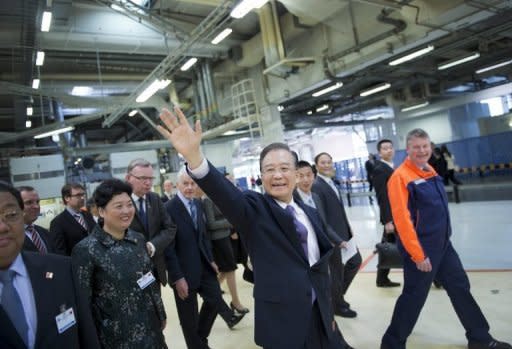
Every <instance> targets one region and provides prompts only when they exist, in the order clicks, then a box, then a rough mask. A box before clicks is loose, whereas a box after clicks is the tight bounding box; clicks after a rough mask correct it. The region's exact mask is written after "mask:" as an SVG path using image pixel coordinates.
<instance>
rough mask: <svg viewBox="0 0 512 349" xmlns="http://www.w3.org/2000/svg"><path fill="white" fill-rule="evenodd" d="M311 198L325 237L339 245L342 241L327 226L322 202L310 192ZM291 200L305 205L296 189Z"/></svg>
mask: <svg viewBox="0 0 512 349" xmlns="http://www.w3.org/2000/svg"><path fill="white" fill-rule="evenodd" d="M311 197H312V198H313V202H314V203H315V206H316V211H317V212H318V215H319V216H320V220H321V221H322V228H323V229H324V231H325V234H326V235H327V237H328V238H329V240H330V241H331V242H332V243H333V244H335V245H339V244H340V243H341V241H342V240H341V239H340V237H339V236H338V234H336V232H335V231H334V229H332V228H331V227H330V226H329V225H328V224H327V216H326V213H325V208H324V204H323V202H322V200H321V199H320V196H318V194H317V193H314V192H311ZM293 199H294V200H295V201H301V202H303V203H304V205H307V204H306V203H305V202H304V201H302V197H301V196H300V194H299V192H298V191H297V189H295V190H294V191H293Z"/></svg>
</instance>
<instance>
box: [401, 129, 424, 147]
mask: <svg viewBox="0 0 512 349" xmlns="http://www.w3.org/2000/svg"><path fill="white" fill-rule="evenodd" d="M411 138H428V139H430V136H429V135H428V133H427V132H426V131H425V130H424V129H422V128H415V129H414V130H411V131H409V132H408V133H407V137H406V139H405V144H409V141H410V140H411Z"/></svg>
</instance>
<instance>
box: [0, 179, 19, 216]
mask: <svg viewBox="0 0 512 349" xmlns="http://www.w3.org/2000/svg"><path fill="white" fill-rule="evenodd" d="M0 193H9V194H11V195H12V196H14V198H15V199H16V201H17V202H18V205H19V206H20V208H21V209H22V210H23V209H24V208H25V205H23V199H22V198H21V194H20V192H19V190H18V189H16V188H14V187H13V186H12V185H10V184H9V183H7V182H4V181H0Z"/></svg>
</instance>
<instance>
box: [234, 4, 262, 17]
mask: <svg viewBox="0 0 512 349" xmlns="http://www.w3.org/2000/svg"><path fill="white" fill-rule="evenodd" d="M267 1H268V0H242V2H241V3H239V4H238V5H237V6H235V8H234V9H233V11H231V13H230V14H229V15H230V16H231V17H233V18H242V17H244V16H245V15H246V14H248V13H249V12H250V11H251V10H252V9H255V8H260V7H261V6H263V5H265V4H266V3H267Z"/></svg>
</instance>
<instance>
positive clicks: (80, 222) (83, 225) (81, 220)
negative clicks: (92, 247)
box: [74, 213, 87, 230]
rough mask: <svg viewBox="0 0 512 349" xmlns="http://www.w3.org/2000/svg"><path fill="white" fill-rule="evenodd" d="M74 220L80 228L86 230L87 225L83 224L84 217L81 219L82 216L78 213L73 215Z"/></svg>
mask: <svg viewBox="0 0 512 349" xmlns="http://www.w3.org/2000/svg"><path fill="white" fill-rule="evenodd" d="M74 216H75V219H76V221H77V222H78V223H79V224H80V225H81V226H82V227H84V229H85V230H87V224H85V219H84V217H82V215H81V214H80V213H75V215H74Z"/></svg>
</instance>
